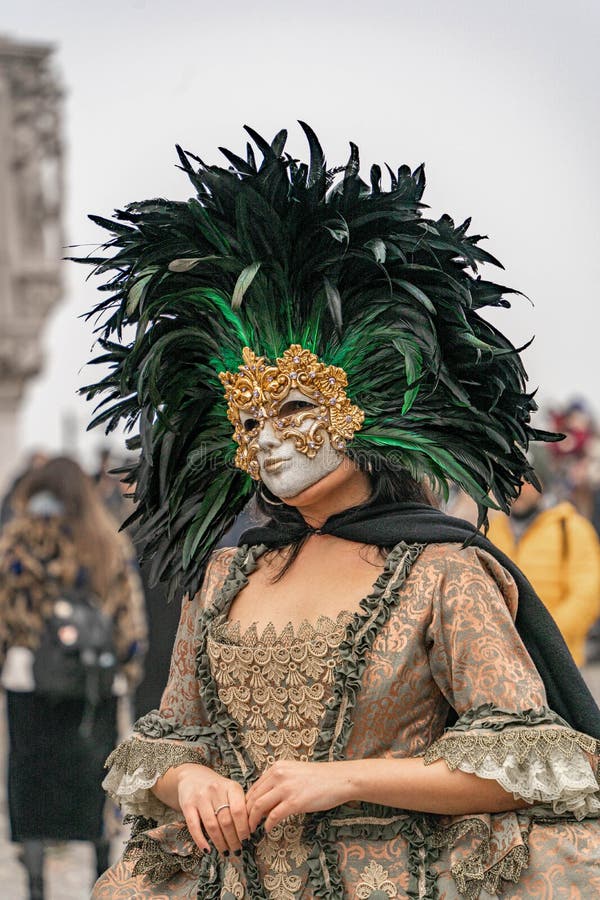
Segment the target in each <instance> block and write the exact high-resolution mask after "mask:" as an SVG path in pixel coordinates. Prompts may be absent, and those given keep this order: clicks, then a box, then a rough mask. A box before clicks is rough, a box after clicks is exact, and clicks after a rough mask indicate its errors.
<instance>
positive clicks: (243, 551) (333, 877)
mask: <svg viewBox="0 0 600 900" xmlns="http://www.w3.org/2000/svg"><path fill="white" fill-rule="evenodd" d="M267 549H268V548H267V546H266V545H265V544H257V545H254V546H251V547H248V546H246V545H242V546H240V547H239V548H238V549H237V551H236V552H235V554H234V555H233V557H232V558H231V561H230V565H229V571H228V573H227V576H226V577H225V579H224V581H223V583H222V585H221V587H220V589H219V590H218V591H217V592H216V596H215V598H214V602H213V604H212V606H211V607H210V608H208V609H206V610H205V611H204V612H203V613H202V615H201V621H200V640H199V649H198V654H197V657H196V666H197V675H198V679H199V681H200V686H201V687H200V690H201V694H202V698H203V701H204V703H205V705H206V708H207V710H208V712H209V715H210V719H211V722H213V723H214V724H215V725H216V729H217V740H218V747H219V750H220V752H221V755H222V758H223V762H224V764H225V765H226V766H227V769H228V771H229V777H230V778H233V779H234V780H235V781H238V782H239V783H240V784H241V785H242V787H244V789H247V788H248V787H249V785H250V784H251V783H252V782H253V780H254V778H255V775H256V768H255V765H254V763H253V761H252V759H251V758H250V755H249V753H248V752H247V750H246V749H245V747H244V746H243V743H242V741H241V738H240V734H239V726H238V724H237V723H236V722H235V720H234V719H233V718H232V717H231V715H230V714H229V712H228V710H227V708H226V706H225V705H224V704H223V702H222V701H221V699H220V698H219V696H218V693H217V687H216V684H215V681H214V679H213V677H212V673H211V671H210V665H209V661H208V657H207V654H206V645H207V640H208V638H209V635H210V633H211V627H212V624H213V622H214V621H215V620H216V619H218V617H220V616H222V615H223V614H225V615H226V613H227V611H228V610H229V607H230V605H231V603H232V601H233V599H234V597H235V596H236V595H237V594H238V593H239V591H240V590H241V589H242V588H243V587H245V585H246V584H247V583H248V575H249V574H250V573H251V572H252V571H254V569H255V568H256V565H257V560H258V558H259V557H260V556H261V555H262V554H263V553H264V552H265V551H266V550H267ZM423 549H424V547H423V545H420V544H418V545H417V544H414V545H408V544H405V543H400V544H398V545H396V547H394V549H393V550H392V551H391V552H390V553H389V554H388V556H387V559H386V561H385V565H384V568H383V570H382V572H381V573H380V575H379V577H378V578H377V580H376V582H375V584H374V585H373V588H372V589H371V592H370V594H369V595H368V596H367V597H365V598H364V599H363V600H362V601H361V603H360V612H359V613H358V614H356V615H355V616H353V618H352V620H351V621H350V623H349V624H348V627H347V630H346V635H345V638H344V641H343V642H342V644H341V645H340V647H339V651H338V652H339V659H340V664H339V666H338V667H337V670H336V679H335V684H334V691H333V697H332V700H331V701H330V703H329V704H328V708H327V711H326V713H325V717H324V719H323V721H322V723H321V730H320V735H319V738H318V740H317V744H316V746H315V750H314V753H313V756H312V759H313V760H314V761H315V762H317V761H319V760H337V759H342V758H343V755H344V749H345V747H346V744H347V741H348V737H349V734H350V730H351V728H352V710H353V708H354V705H355V703H356V698H357V696H358V693H359V691H360V689H361V687H362V683H361V677H362V674H363V672H364V669H365V667H366V665H367V654H368V651H369V650H370V648H371V646H372V645H373V642H374V641H375V638H376V637H377V635H378V634H379V632H380V631H381V629H382V628H383V627H384V625H385V624H386V622H387V621H388V620H389V618H390V615H391V613H392V610H393V608H394V606H395V605H396V604H397V603H398V602H399V591H400V589H401V588H402V586H403V584H404V582H405V580H406V578H407V577H408V575H409V573H410V570H411V568H412V566H413V565H414V563H415V561H416V560H417V559H418V557H419V556H420V554H421V553H422V551H423ZM330 818H331V811H329V813H322V814H319V813H317V814H314V815H311V816H309V817H307V822H306V825H305V828H306V831H305V835H306V840H307V842H308V841H309V840H313V841H314V849H313V851H312V853H311V856H310V857H309V858H308V860H307V865H308V867H309V872H310V874H309V878H310V884H311V889H312V891H313V894H314V896H315V898H319V900H339V898H342V897H343V896H344V888H343V883H342V878H341V875H340V872H339V867H338V860H337V850H336V847H335V844H334V842H333V840H332V839H327V838H326V834H327V832H328V830H329V824H328V823H329V819H330ZM263 833H264V831H263V827H262V826H259V828H258V829H257V831H256V832H255V833H254V834H253V835H252V838H251V840H250V841H249V842H248V844H247V845H246V846H245V847H244V849H243V856H242V860H243V866H244V871H245V874H246V881H247V886H248V890H249V892H250V895H251V896H252V897H253V898H256V900H262V898H265V897H266V894H265V890H264V887H263V885H262V883H261V879H260V875H259V872H258V867H257V864H256V859H255V855H254V849H255V846H256V845H257V844H258V843H259V842H260V840H261V839H262V837H263ZM421 863H422V859H419V860H417V859H416V858H415V860H414V866H415V870H414V871H413V872H412V873H411V877H412V879H413V882H415V883H416V880H417V879H418V878H419V877H420V874H419V872H418V871H417V868H416V867H417V866H420V865H421ZM199 896H200V894H199ZM202 896H204V895H202ZM415 896H417V895H415Z"/></svg>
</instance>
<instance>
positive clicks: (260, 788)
mask: <svg viewBox="0 0 600 900" xmlns="http://www.w3.org/2000/svg"><path fill="white" fill-rule="evenodd" d="M270 772H271V770H270V769H267V770H266V772H263V773H262V775H261V776H260V778H257V780H256V781H255V782H254V784H253V785H252V786H251V787H250V788H249V789H248V793H247V794H246V800H251V799H253V798H254V797H256V796H258V795H259V794H262V793H263V792H264V790H265V788H266V789H267V790H268V786H269V784H270V782H271V778H270V777H269V776H270Z"/></svg>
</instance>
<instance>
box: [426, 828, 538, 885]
mask: <svg viewBox="0 0 600 900" xmlns="http://www.w3.org/2000/svg"><path fill="white" fill-rule="evenodd" d="M444 822H447V823H448V824H442V823H444ZM532 824H533V820H532V819H530V818H527V817H521V816H519V815H518V814H517V813H514V812H507V813H500V814H498V813H496V814H494V815H493V816H492V815H486V814H482V815H476V816H461V817H453V818H452V819H450V818H449V817H444V819H442V820H441V823H440V824H438V826H437V828H436V829H435V831H434V833H433V835H431V836H430V838H429V843H430V846H432V847H435V848H437V849H440V850H441V849H444V848H449V852H450V871H451V874H452V877H453V878H454V882H455V884H456V888H457V890H458V893H459V894H460V896H461V897H466V898H467V900H477V898H479V897H480V895H481V891H482V890H485V891H486V892H487V893H488V894H491V895H492V896H493V897H497V896H498V895H501V894H502V892H503V888H504V884H505V883H507V882H510V883H512V884H518V882H519V880H520V878H521V875H522V874H523V872H524V871H525V869H526V868H527V866H528V864H529V849H528V846H527V839H528V836H529V831H530V829H531V825H532ZM473 844H474V845H475V846H474V847H473Z"/></svg>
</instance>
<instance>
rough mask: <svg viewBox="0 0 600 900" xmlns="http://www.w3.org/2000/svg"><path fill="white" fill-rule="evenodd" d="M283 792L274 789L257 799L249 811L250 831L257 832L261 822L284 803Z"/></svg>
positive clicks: (279, 789)
mask: <svg viewBox="0 0 600 900" xmlns="http://www.w3.org/2000/svg"><path fill="white" fill-rule="evenodd" d="M283 799H284V798H283V791H282V790H281V788H273V789H272V790H270V791H268V792H267V793H266V794H261V796H260V797H257V798H256V799H255V801H254V803H252V804H251V806H250V809H249V810H248V824H249V826H250V831H255V830H256V829H257V828H258V826H259V824H260V822H261V821H262V820H263V819H264V818H265V817H266V816H268V815H269V813H270V812H271V810H272V809H273V808H274V807H275V806H277V804H278V803H281V802H282V801H283Z"/></svg>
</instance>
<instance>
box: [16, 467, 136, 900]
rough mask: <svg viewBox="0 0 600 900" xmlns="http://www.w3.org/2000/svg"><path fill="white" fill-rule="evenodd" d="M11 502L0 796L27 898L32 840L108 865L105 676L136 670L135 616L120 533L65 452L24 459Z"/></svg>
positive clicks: (127, 547)
mask: <svg viewBox="0 0 600 900" xmlns="http://www.w3.org/2000/svg"><path fill="white" fill-rule="evenodd" d="M14 507H15V515H14V517H13V518H12V519H11V521H10V522H9V524H8V525H7V526H6V527H5V529H4V531H3V532H2V535H1V536H0V663H2V664H3V669H2V684H3V686H4V688H5V689H6V696H7V712H8V730H9V759H8V801H9V815H10V827H11V836H12V840H13V841H16V842H20V843H21V844H22V848H23V850H22V859H23V862H24V864H25V866H26V868H27V872H28V876H29V886H30V895H29V896H30V900H42V898H43V896H44V883H43V864H44V841H46V840H49V839H55V840H63V841H64V840H84V841H92V842H93V843H94V846H95V851H96V868H97V872H98V873H101V872H102V871H104V870H105V869H106V867H107V866H108V863H109V842H108V840H107V839H106V838H105V836H104V834H103V810H104V797H103V792H102V789H101V786H100V785H101V780H102V776H103V763H104V759H105V756H106V754H107V752H108V751H109V750H110V749H111V747H112V746H113V745H114V742H115V738H116V736H117V698H116V696H115V695H114V689H113V685H114V684H115V682H117V681H118V678H120V679H121V681H123V680H125V681H126V683H127V685H128V688H129V690H133V688H134V687H135V685H136V684H137V682H138V681H139V679H140V676H141V664H142V660H143V654H144V650H145V644H146V623H145V615H144V605H143V595H142V592H141V588H140V580H139V576H138V572H137V567H136V565H135V563H134V561H133V559H132V556H133V553H132V547H131V544H130V542H129V540H128V539H127V538H125V537H124V536H123V535H119V534H118V532H117V525H116V523H115V522H114V520H113V519H112V518H111V517H110V515H109V514H108V512H107V511H106V509H105V507H104V505H103V503H102V502H101V500H100V499H99V497H98V494H97V491H96V490H95V488H94V485H93V482H92V481H91V479H90V478H89V477H88V476H87V475H85V474H84V472H83V471H82V470H81V468H80V467H79V465H78V464H77V463H76V462H74V461H73V460H71V459H68V458H66V457H59V458H55V459H51V460H50V461H49V462H47V463H46V464H45V465H44V466H42V467H39V468H37V469H35V470H34V471H32V472H31V473H30V474H29V476H28V477H27V478H26V479H25V480H24V481H23V482H22V483H21V484H20V485H19V488H18V490H17V492H16V494H15V498H14ZM103 624H104V625H105V626H106V628H105V633H104V634H101V632H102V626H103ZM99 634H100V638H98V639H97V640H96V643H95V644H94V642H93V640H92V636H93V635H96V636H98V635H99ZM94 647H96V650H97V652H96V654H95V656H94ZM99 648H101V652H100V649H99ZM82 667H85V670H84V669H83V668H82ZM82 673H83V674H82ZM107 679H108V681H107Z"/></svg>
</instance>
